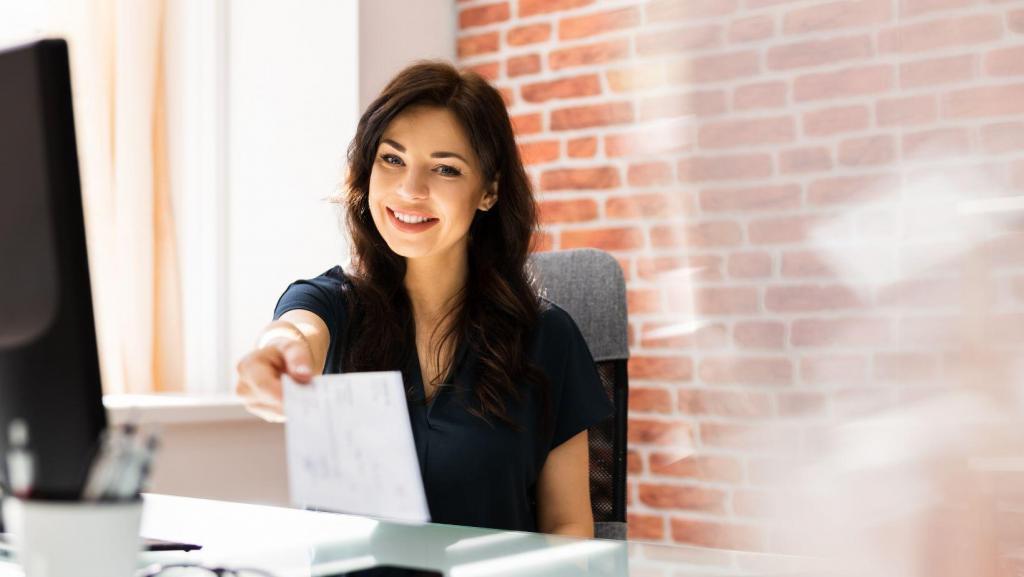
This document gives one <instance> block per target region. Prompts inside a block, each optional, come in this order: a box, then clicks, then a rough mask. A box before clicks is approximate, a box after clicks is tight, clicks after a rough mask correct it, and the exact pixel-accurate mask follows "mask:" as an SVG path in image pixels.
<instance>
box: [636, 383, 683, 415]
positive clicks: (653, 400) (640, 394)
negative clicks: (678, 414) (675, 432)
mask: <svg viewBox="0 0 1024 577" xmlns="http://www.w3.org/2000/svg"><path fill="white" fill-rule="evenodd" d="M672 408H673V407H672V395H671V394H670V393H669V391H668V390H666V389H655V388H652V387H630V389H629V411H630V412H642V413H671V412H672Z"/></svg>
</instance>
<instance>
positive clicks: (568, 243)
mask: <svg viewBox="0 0 1024 577" xmlns="http://www.w3.org/2000/svg"><path fill="white" fill-rule="evenodd" d="M561 241H562V248H597V249H601V250H608V251H615V250H636V249H638V248H642V247H643V245H644V235H643V232H642V231H641V230H640V229H637V228H598V229H582V230H563V231H562V238H561Z"/></svg>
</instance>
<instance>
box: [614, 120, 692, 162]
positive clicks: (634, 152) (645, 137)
mask: <svg viewBox="0 0 1024 577" xmlns="http://www.w3.org/2000/svg"><path fill="white" fill-rule="evenodd" d="M689 132H690V127H689V126H687V125H685V124H683V123H680V122H664V123H659V125H658V126H656V127H654V128H647V129H644V130H632V131H629V132H621V133H618V134H609V135H608V136H605V137H604V153H605V156H608V157H609V158H614V157H619V156H644V157H648V158H649V157H651V156H665V155H667V154H670V153H675V152H681V151H684V150H689V149H690V148H691V147H692V145H691V141H692V138H691V137H690V136H689Z"/></svg>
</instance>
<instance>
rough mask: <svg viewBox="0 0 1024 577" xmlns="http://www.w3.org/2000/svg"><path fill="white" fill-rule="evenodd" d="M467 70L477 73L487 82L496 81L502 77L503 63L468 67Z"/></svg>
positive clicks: (486, 63) (487, 63)
mask: <svg viewBox="0 0 1024 577" xmlns="http://www.w3.org/2000/svg"><path fill="white" fill-rule="evenodd" d="M466 70H470V71H472V72H476V73H477V74H479V75H480V76H483V77H484V78H486V79H487V80H490V81H492V82H493V81H495V80H497V79H498V78H499V77H500V76H501V62H484V63H481V64H476V65H473V66H467V67H466Z"/></svg>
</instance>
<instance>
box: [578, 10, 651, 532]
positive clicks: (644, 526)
mask: <svg viewBox="0 0 1024 577" xmlns="http://www.w3.org/2000/svg"><path fill="white" fill-rule="evenodd" d="M591 1H592V0H591ZM626 527H627V529H626V531H627V534H628V535H629V539H630V540H634V539H636V540H639V541H661V540H662V539H664V538H665V519H664V518H663V517H661V516H660V515H643V514H640V513H627V514H626Z"/></svg>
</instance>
